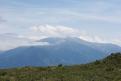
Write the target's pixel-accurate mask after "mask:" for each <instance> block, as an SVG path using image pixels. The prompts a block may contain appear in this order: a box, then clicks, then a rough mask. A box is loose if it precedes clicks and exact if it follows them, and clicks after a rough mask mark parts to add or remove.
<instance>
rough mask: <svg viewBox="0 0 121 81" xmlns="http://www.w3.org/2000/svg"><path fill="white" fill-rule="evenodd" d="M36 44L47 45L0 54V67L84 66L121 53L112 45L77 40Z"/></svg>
mask: <svg viewBox="0 0 121 81" xmlns="http://www.w3.org/2000/svg"><path fill="white" fill-rule="evenodd" d="M37 42H48V43H49V45H45V46H40V45H38V46H23V47H18V48H15V49H12V50H9V51H5V52H4V53H2V54H0V67H1V68H4V67H21V66H53V65H57V64H66V65H70V64H85V63H89V62H92V61H95V60H98V59H102V58H104V57H106V56H107V55H108V54H107V53H108V52H119V51H121V48H120V47H119V46H116V45H113V44H98V43H91V42H87V41H84V40H80V39H78V38H45V39H43V40H40V41H37ZM109 47H111V48H109ZM117 48H118V50H117ZM109 49H110V50H109ZM108 50H109V51H108ZM115 50H116V51H115Z"/></svg>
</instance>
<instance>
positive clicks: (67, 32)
mask: <svg viewBox="0 0 121 81" xmlns="http://www.w3.org/2000/svg"><path fill="white" fill-rule="evenodd" d="M31 30H32V31H33V32H34V33H38V34H40V35H43V36H47V37H48V36H50V37H53V36H54V37H75V36H76V37H77V36H79V35H80V31H78V30H77V29H74V28H71V27H66V26H60V25H56V26H52V25H39V26H34V27H32V28H31Z"/></svg>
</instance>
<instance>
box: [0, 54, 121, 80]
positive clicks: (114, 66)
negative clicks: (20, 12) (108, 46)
mask: <svg viewBox="0 0 121 81" xmlns="http://www.w3.org/2000/svg"><path fill="white" fill-rule="evenodd" d="M0 80H1V81H121V53H115V54H111V55H109V56H108V57H106V58H104V59H102V60H97V61H95V62H92V63H88V64H82V65H72V66H63V65H58V66H48V67H30V66H28V67H19V68H12V69H0Z"/></svg>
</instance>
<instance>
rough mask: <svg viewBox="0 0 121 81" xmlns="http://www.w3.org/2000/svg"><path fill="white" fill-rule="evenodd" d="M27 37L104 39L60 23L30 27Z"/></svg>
mask: <svg viewBox="0 0 121 81" xmlns="http://www.w3.org/2000/svg"><path fill="white" fill-rule="evenodd" d="M28 35H29V36H27V37H29V38H33V40H40V39H42V37H43V38H46V37H77V38H80V39H83V40H86V41H90V42H100V43H105V42H106V41H105V40H104V39H102V38H101V37H98V36H93V35H90V34H89V33H87V32H85V31H83V30H80V29H77V28H74V27H73V28H72V27H67V26H61V25H56V26H53V25H38V26H33V27H31V28H30V32H29V33H28Z"/></svg>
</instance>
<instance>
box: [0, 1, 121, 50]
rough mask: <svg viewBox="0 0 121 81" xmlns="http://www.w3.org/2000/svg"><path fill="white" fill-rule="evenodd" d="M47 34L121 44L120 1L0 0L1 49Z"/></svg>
mask: <svg viewBox="0 0 121 81" xmlns="http://www.w3.org/2000/svg"><path fill="white" fill-rule="evenodd" d="M62 33H63V34H62ZM47 36H56V37H57V36H58V37H61V36H77V37H80V38H82V39H85V40H87V41H88V40H89V41H92V42H93V41H94V42H111V43H115V44H117V45H121V42H120V41H121V0H0V45H1V46H3V45H4V48H1V49H6V47H9V48H10V47H11V48H12V45H13V44H12V45H11V43H10V42H14V43H15V44H14V46H16V45H18V46H19V44H20V45H25V44H28V42H29V43H30V42H31V41H33V40H38V39H41V38H43V37H47ZM18 41H19V42H18Z"/></svg>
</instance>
